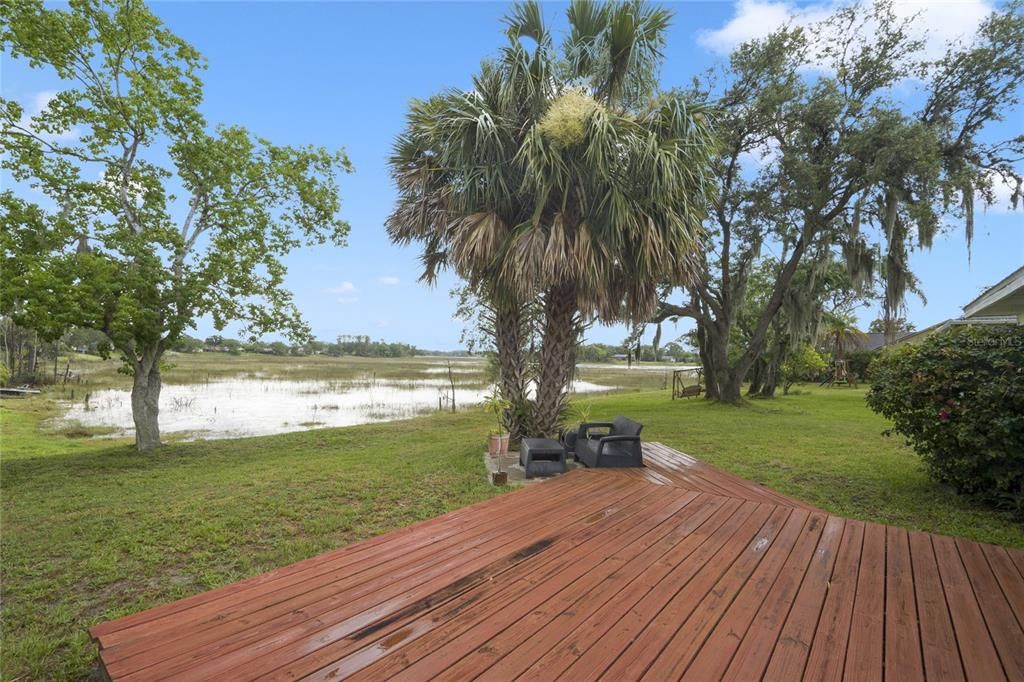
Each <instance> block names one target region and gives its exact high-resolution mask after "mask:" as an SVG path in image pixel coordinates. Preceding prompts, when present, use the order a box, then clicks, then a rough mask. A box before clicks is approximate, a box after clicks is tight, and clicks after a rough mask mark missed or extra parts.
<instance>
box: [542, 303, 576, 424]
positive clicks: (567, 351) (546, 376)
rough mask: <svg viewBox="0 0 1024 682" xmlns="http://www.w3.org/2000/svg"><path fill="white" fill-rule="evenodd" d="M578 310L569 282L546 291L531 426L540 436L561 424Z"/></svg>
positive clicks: (570, 371)
mask: <svg viewBox="0 0 1024 682" xmlns="http://www.w3.org/2000/svg"><path fill="white" fill-rule="evenodd" d="M577 313H578V311H577V303H576V289H575V287H574V286H573V285H572V284H568V283H563V284H558V285H554V286H552V287H550V288H549V289H548V290H547V293H546V295H545V297H544V337H543V341H542V343H541V349H540V375H539V376H538V377H537V396H536V402H535V404H534V422H535V424H534V425H535V427H536V428H537V430H538V432H539V433H540V435H544V436H554V435H555V434H557V433H558V428H559V426H560V425H561V423H562V417H563V416H564V413H565V398H566V393H567V390H566V389H567V388H568V384H569V377H570V376H571V373H572V362H573V358H574V357H575V349H576V344H577V343H578V342H579V335H580V323H579V317H578V314H577Z"/></svg>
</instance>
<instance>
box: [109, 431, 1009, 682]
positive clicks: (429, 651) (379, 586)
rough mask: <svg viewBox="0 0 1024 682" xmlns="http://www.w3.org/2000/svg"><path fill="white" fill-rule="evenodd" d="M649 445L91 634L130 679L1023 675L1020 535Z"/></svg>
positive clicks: (115, 674) (116, 672) (116, 674)
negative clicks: (878, 504)
mask: <svg viewBox="0 0 1024 682" xmlns="http://www.w3.org/2000/svg"><path fill="white" fill-rule="evenodd" d="M645 459H646V462H647V464H648V466H647V467H646V468H645V469H643V470H631V471H623V470H618V471H616V470H576V471H573V472H570V473H569V474H566V475H564V476H559V477H556V478H554V479H552V480H549V481H544V482H542V483H539V484H537V485H531V486H527V487H524V488H522V489H520V490H517V491H515V492H512V493H509V494H507V495H502V496H499V497H496V498H493V499H490V500H487V501H484V502H481V503H478V504H475V505H471V506H469V507H466V508H463V509H460V510H456V511H453V512H451V513H449V514H445V515H443V516H440V517H436V518H434V519H429V520H427V521H424V522H421V523H417V524H414V525H412V526H409V527H406V528H402V529H400V530H397V531H395V532H393V533H388V534H385V535H382V536H379V537H376V538H372V539H370V540H367V541H365V542H361V543H356V544H354V545H350V546H348V547H344V548H341V549H338V550H335V551H332V552H328V553H326V554H323V555H320V556H318V557H313V558H311V559H307V560H305V561H301V562H298V563H296V564H293V565H290V566H286V567H283V568H280V569H277V570H275V571H271V572H269V573H266V574H263V575H260V576H255V577H253V578H250V579H248V580H244V581H241V582H239V583H235V584H233V585H228V586H225V587H222V588H219V589H217V590H212V591H210V592H206V593H203V594H200V595H195V596H193V597H189V598H187V599H183V600H181V601H178V602H173V603H171V604H165V605H163V606H159V607H156V608H154V609H150V610H148V611H144V612H142V613H139V614H134V615H131V616H127V617H125V618H121V619H118V620H114V621H110V622H107V623H101V624H98V625H97V626H96V627H94V628H93V629H92V630H91V633H92V635H93V637H94V639H95V640H96V641H97V643H98V644H99V646H100V658H101V662H102V664H103V666H104V669H105V671H106V673H107V674H108V675H109V676H110V677H111V679H114V680H153V679H181V680H195V679H219V680H230V679H239V680H242V679H246V680H247V679H277V680H285V679H311V680H317V679H319V680H328V679H343V678H346V679H366V680H370V679H381V678H395V679H406V680H420V679H429V678H434V679H449V680H463V679H471V678H473V679H477V678H478V679H484V680H509V679H513V678H516V679H524V680H525V679H537V680H546V679H554V678H563V679H569V680H589V679H606V680H626V679H641V678H643V679H651V680H663V679H680V678H686V679H694V680H706V679H734V680H755V679H770V680H774V679H799V678H805V679H815V680H818V679H821V680H826V679H858V680H859V679H865V680H871V679H883V675H884V676H885V677H886V678H888V679H901V680H903V679H924V678H925V676H927V678H928V679H961V678H966V679H976V680H990V679H1007V678H1009V679H1024V647H1022V646H1021V642H1022V641H1024V576H1022V574H1021V566H1024V562H1022V557H1024V554H1022V553H1020V552H1018V551H1016V550H1007V549H1004V548H1000V547H995V546H992V545H981V544H978V543H974V542H970V541H967V540H963V539H954V538H948V537H941V536H934V535H930V534H927V533H921V532H913V533H908V532H907V531H905V530H902V529H898V528H892V527H885V526H879V525H876V524H870V523H862V522H859V521H849V520H846V519H843V518H840V517H837V516H832V515H828V514H826V513H824V512H822V511H820V510H817V509H815V508H814V507H812V506H810V505H807V504H805V503H803V502H800V501H799V500H793V499H792V498H789V497H787V496H784V495H781V494H779V493H777V492H775V491H772V490H770V489H768V488H765V487H764V486H761V485H758V484H756V483H753V482H749V481H745V480H744V479H742V478H739V477H737V476H734V475H732V474H729V473H728V472H724V471H721V470H719V469H716V468H714V467H710V466H708V465H705V464H703V463H701V462H698V461H697V460H695V459H694V458H692V457H689V456H687V455H684V454H683V453H678V452H676V451H674V450H671V449H670V448H667V447H665V446H663V445H660V444H657V443H652V444H647V445H646V446H645Z"/></svg>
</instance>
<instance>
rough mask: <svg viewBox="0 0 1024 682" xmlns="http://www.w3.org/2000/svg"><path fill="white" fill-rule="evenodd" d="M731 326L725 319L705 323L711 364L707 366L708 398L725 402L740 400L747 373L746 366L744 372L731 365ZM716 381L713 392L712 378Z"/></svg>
mask: <svg viewBox="0 0 1024 682" xmlns="http://www.w3.org/2000/svg"><path fill="white" fill-rule="evenodd" d="M730 326H731V325H729V324H728V323H727V322H726V321H724V320H713V321H711V322H710V323H709V324H705V325H704V329H705V333H706V343H707V355H708V358H709V360H710V363H711V366H710V367H705V370H706V374H707V375H708V377H709V379H708V381H707V386H708V387H709V389H708V398H709V399H713V400H719V401H721V402H723V403H738V402H740V398H741V396H740V389H741V388H742V384H743V379H744V376H745V375H746V368H744V371H743V374H740V373H739V372H737V371H736V369H735V368H734V367H731V366H730V365H729V331H730V329H729V328H730ZM710 377H713V378H714V379H713V381H714V383H715V392H714V394H712V392H711V389H710V386H711V379H710Z"/></svg>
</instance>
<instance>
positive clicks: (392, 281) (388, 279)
mask: <svg viewBox="0 0 1024 682" xmlns="http://www.w3.org/2000/svg"><path fill="white" fill-rule="evenodd" d="M377 282H378V283H379V284H383V285H384V286H389V287H393V286H396V285H398V283H399V282H401V280H400V279H398V278H397V277H395V276H393V275H385V276H384V277H378V278H377Z"/></svg>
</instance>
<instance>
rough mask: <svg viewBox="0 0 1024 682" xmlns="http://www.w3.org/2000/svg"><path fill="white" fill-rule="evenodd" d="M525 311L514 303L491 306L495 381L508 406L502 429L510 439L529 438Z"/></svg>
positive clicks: (503, 302)
mask: <svg viewBox="0 0 1024 682" xmlns="http://www.w3.org/2000/svg"><path fill="white" fill-rule="evenodd" d="M527 323H528V321H527V315H526V310H525V308H524V307H523V306H522V305H521V304H520V303H518V302H506V301H502V302H498V303H496V304H495V306H494V343H495V347H496V348H497V351H498V369H499V372H500V377H499V379H498V381H499V386H500V387H501V393H502V396H503V397H504V398H505V400H508V401H509V402H510V403H511V404H512V407H511V409H509V410H507V411H506V412H505V416H504V422H505V428H506V429H508V432H509V435H510V437H511V439H512V440H514V441H516V440H521V439H522V438H525V437H527V436H529V435H530V424H529V421H530V419H529V416H530V405H529V400H528V398H527V394H526V389H527V385H528V384H529V377H528V375H527V363H526V340H527V337H528V335H529V330H528V328H527Z"/></svg>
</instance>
